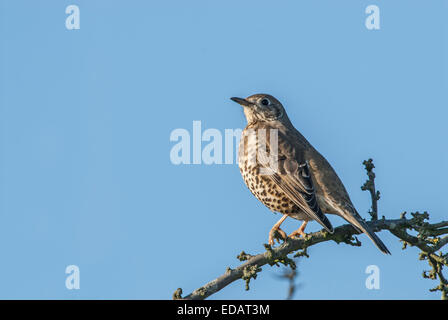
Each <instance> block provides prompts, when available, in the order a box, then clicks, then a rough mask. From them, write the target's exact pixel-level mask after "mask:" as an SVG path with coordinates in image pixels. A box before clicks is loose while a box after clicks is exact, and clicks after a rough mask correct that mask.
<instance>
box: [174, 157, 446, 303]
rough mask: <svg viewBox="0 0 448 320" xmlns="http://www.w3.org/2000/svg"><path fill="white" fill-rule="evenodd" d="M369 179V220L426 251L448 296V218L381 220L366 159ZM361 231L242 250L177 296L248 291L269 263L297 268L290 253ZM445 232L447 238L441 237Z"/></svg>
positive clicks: (351, 238) (349, 238)
mask: <svg viewBox="0 0 448 320" xmlns="http://www.w3.org/2000/svg"><path fill="white" fill-rule="evenodd" d="M363 164H364V166H365V168H366V171H367V175H368V180H367V181H366V183H365V184H364V185H363V186H362V187H361V188H362V190H368V191H369V192H370V194H371V199H372V210H371V211H370V214H371V216H372V220H371V221H367V222H366V223H367V224H368V225H369V227H370V228H371V229H372V230H373V231H375V232H378V231H381V230H388V231H390V232H391V233H392V234H393V235H395V236H396V237H397V238H399V239H400V241H401V242H402V243H403V249H406V248H407V247H408V246H415V247H417V248H419V249H420V250H421V251H422V252H421V253H420V260H428V263H429V265H430V266H431V268H432V270H431V271H429V273H426V272H424V273H423V276H424V277H425V278H430V279H437V278H438V279H439V280H440V284H439V285H438V286H437V287H435V288H433V289H431V290H430V291H441V292H442V299H446V298H447V296H448V283H447V279H446V278H445V277H444V276H443V274H442V268H443V266H448V254H445V255H443V254H442V252H440V253H439V254H436V251H438V250H440V249H441V248H442V247H444V246H445V245H446V244H447V243H448V235H447V234H448V221H442V222H438V223H433V224H430V223H428V222H426V220H428V219H429V214H428V213H427V212H424V213H419V212H415V213H411V215H412V218H410V219H407V218H406V212H404V213H402V214H401V216H400V219H390V220H386V219H385V218H384V217H383V219H380V220H378V205H377V201H378V200H379V198H380V197H379V191H376V190H375V173H373V171H372V170H373V168H374V167H375V166H374V165H373V162H372V159H369V160H368V161H364V162H363ZM408 230H409V231H412V230H413V231H416V232H417V235H416V236H413V235H411V234H409V233H408ZM357 234H359V232H358V231H356V230H355V229H354V228H353V227H352V226H351V225H350V224H345V225H342V226H340V227H337V228H335V229H334V233H333V234H330V233H328V232H327V231H325V230H321V231H318V232H314V233H310V234H308V235H307V236H306V237H305V238H300V239H295V238H293V239H292V238H287V239H286V240H285V241H284V242H283V243H282V244H281V245H279V246H278V247H276V248H272V247H271V246H270V245H268V244H265V245H264V246H265V249H266V251H265V252H263V253H260V254H257V255H250V254H247V253H245V252H244V251H243V252H241V254H239V255H238V256H237V258H238V259H239V260H240V261H243V262H244V263H242V264H241V265H239V266H238V267H237V268H235V269H231V268H227V270H226V272H225V273H224V274H222V275H221V276H219V277H218V278H216V279H214V280H212V281H210V282H208V283H207V284H205V285H203V286H201V287H200V288H198V289H196V290H194V291H193V292H192V293H190V294H188V295H187V296H185V297H182V289H180V288H179V289H177V290H176V292H175V293H174V294H173V299H187V300H202V299H206V298H207V297H209V296H211V295H212V294H214V293H216V292H218V291H220V290H222V289H223V288H225V287H226V286H228V285H229V284H230V283H232V282H234V281H236V280H239V279H242V280H244V281H245V282H246V290H249V283H250V280H251V279H256V277H257V274H258V273H259V272H260V271H262V269H261V267H262V266H264V265H267V264H269V265H270V266H273V265H276V266H279V265H280V264H283V265H285V266H289V267H290V268H291V269H292V270H293V271H294V270H295V269H296V264H295V262H294V260H293V259H291V258H289V257H288V255H289V254H292V253H295V255H294V257H293V258H295V257H299V256H308V254H307V251H306V250H307V248H308V247H310V246H313V245H317V244H319V243H321V242H327V241H335V242H336V243H338V244H339V243H341V242H342V243H346V244H349V245H352V246H358V247H359V246H361V243H360V242H359V241H358V239H357V238H356V235H357ZM442 235H445V236H444V237H440V236H442Z"/></svg>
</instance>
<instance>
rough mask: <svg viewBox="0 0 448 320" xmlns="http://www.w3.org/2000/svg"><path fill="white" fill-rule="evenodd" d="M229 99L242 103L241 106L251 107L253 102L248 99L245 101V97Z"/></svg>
mask: <svg viewBox="0 0 448 320" xmlns="http://www.w3.org/2000/svg"><path fill="white" fill-rule="evenodd" d="M230 100H232V101H235V102H236V103H238V104H240V105H242V106H243V107H252V106H253V105H254V104H253V103H252V102H250V101H247V100H246V99H242V98H236V97H233V98H230Z"/></svg>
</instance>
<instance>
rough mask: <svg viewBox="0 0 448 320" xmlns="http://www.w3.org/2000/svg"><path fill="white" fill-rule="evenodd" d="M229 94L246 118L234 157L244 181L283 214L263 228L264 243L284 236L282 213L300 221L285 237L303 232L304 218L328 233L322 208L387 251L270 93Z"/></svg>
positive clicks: (264, 201) (333, 175)
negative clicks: (266, 229) (266, 231)
mask: <svg viewBox="0 0 448 320" xmlns="http://www.w3.org/2000/svg"><path fill="white" fill-rule="evenodd" d="M231 99H232V100H233V101H235V102H237V103H238V104H240V105H242V106H243V107H244V114H245V116H246V119H247V123H248V124H247V126H246V128H245V129H244V131H243V134H242V136H241V141H240V145H239V160H238V162H239V167H240V171H241V175H242V176H243V179H244V182H245V183H246V185H247V187H248V188H249V189H250V191H251V192H252V193H253V194H254V195H255V197H257V199H258V200H260V201H261V202H262V203H263V204H264V205H266V206H267V207H268V208H269V209H270V210H272V211H274V212H279V213H281V214H283V216H282V218H281V219H280V220H279V221H278V222H277V223H276V224H275V225H274V226H273V227H272V229H271V231H270V232H269V244H271V245H273V244H274V235H275V234H276V232H278V233H279V234H280V235H281V236H282V237H283V238H284V239H286V237H287V236H286V234H285V232H284V231H283V230H281V229H280V225H281V224H282V222H283V221H284V220H285V219H286V218H287V217H291V218H294V219H297V220H301V221H303V223H302V225H301V226H300V228H299V229H298V230H296V231H295V232H293V233H292V234H291V235H290V237H296V236H300V235H301V236H305V233H304V230H305V227H306V224H307V223H308V221H310V220H316V221H317V222H318V223H320V224H321V225H322V226H323V227H324V228H325V229H326V230H327V231H328V232H330V233H332V232H333V227H332V225H331V223H330V221H329V220H328V218H327V217H326V216H325V214H324V213H327V214H336V215H339V216H341V217H342V218H344V219H345V220H347V221H348V222H349V223H350V224H351V225H352V226H353V227H354V228H355V229H356V230H358V231H359V232H364V233H365V234H367V236H368V237H369V238H370V239H371V240H372V241H373V243H374V244H375V245H376V246H377V247H378V248H379V249H380V250H381V251H382V252H384V253H388V254H390V252H389V250H388V249H387V247H386V246H385V245H384V243H383V242H382V241H381V240H380V238H378V236H377V235H376V234H375V233H374V232H373V231H372V230H371V229H370V227H369V226H368V225H367V224H366V223H365V222H364V220H363V219H362V218H361V216H360V215H359V214H358V212H357V211H356V209H355V207H354V206H353V204H352V202H351V200H350V197H349V195H348V193H347V191H346V189H345V187H344V185H343V184H342V182H341V180H340V179H339V177H338V175H337V174H336V172H335V171H334V169H333V168H332V167H331V165H330V164H329V163H328V161H327V160H326V159H325V158H324V157H323V156H322V155H321V154H320V153H319V152H318V151H317V150H316V149H314V147H313V146H312V145H311V144H310V143H309V142H308V141H307V140H306V139H305V137H304V136H303V135H302V134H301V133H300V132H299V131H297V130H296V129H295V128H294V126H293V125H292V124H291V121H290V120H289V118H288V115H287V114H286V111H285V109H284V108H283V106H282V104H281V103H280V102H279V101H278V100H277V99H276V98H274V97H273V96H270V95H267V94H255V95H252V96H250V97H248V98H246V99H242V98H231Z"/></svg>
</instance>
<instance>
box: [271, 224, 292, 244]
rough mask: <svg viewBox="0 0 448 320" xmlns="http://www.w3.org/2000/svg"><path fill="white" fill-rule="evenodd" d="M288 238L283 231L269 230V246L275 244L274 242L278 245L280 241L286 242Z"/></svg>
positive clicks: (278, 229)
mask: <svg viewBox="0 0 448 320" xmlns="http://www.w3.org/2000/svg"><path fill="white" fill-rule="evenodd" d="M286 238H288V236H287V235H286V233H285V231H283V230H282V229H280V228H276V229H271V231H270V232H269V244H270V245H271V246H273V245H274V244H275V240H277V241H278V243H280V239H283V240H286Z"/></svg>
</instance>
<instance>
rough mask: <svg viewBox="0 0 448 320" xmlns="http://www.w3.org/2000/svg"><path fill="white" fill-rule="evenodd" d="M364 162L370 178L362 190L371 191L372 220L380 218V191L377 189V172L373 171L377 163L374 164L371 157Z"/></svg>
mask: <svg viewBox="0 0 448 320" xmlns="http://www.w3.org/2000/svg"><path fill="white" fill-rule="evenodd" d="M362 164H363V165H364V168H365V169H366V171H367V176H368V177H369V179H368V180H367V181H366V182H365V183H364V184H363V185H362V187H361V190H363V191H366V190H368V191H369V192H370V198H371V200H372V209H371V211H370V212H369V213H370V216H371V217H372V220H378V200H380V192H379V191H376V190H375V173H374V172H373V168H375V165H374V164H373V160H372V159H369V160H367V161H365V160H364V162H363V163H362Z"/></svg>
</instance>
